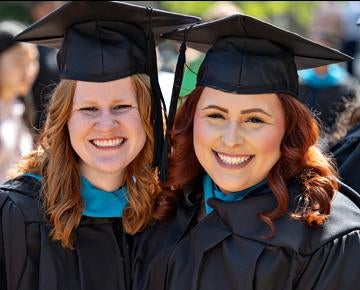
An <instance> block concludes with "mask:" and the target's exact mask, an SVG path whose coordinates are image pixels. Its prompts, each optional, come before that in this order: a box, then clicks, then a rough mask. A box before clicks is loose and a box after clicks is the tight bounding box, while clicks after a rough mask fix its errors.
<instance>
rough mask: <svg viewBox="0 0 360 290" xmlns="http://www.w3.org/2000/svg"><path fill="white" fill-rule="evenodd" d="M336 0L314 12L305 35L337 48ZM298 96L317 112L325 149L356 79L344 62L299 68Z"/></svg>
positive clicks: (332, 139)
mask: <svg viewBox="0 0 360 290" xmlns="http://www.w3.org/2000/svg"><path fill="white" fill-rule="evenodd" d="M336 5H337V4H336V3H332V2H330V1H327V2H324V4H322V5H321V6H319V7H318V8H317V9H316V10H315V12H314V15H316V17H315V18H314V22H313V23H312V25H311V29H310V31H309V35H308V37H309V38H310V39H311V40H313V41H316V42H318V43H320V44H322V45H325V46H329V47H331V48H334V49H340V48H341V43H342V41H343V36H344V25H345V24H344V22H343V18H342V15H341V13H340V10H339V9H337V7H336ZM299 81H300V88H299V98H300V100H301V101H303V102H304V103H305V104H307V105H308V106H309V107H310V108H311V110H312V111H313V112H314V113H315V114H316V115H317V117H318V120H319V121H320V123H321V125H322V129H323V138H322V145H323V148H324V149H328V147H329V146H332V145H334V143H336V141H337V139H336V137H335V135H334V132H335V131H336V130H337V126H338V124H337V117H338V115H339V114H340V113H342V112H343V111H344V110H345V109H346V103H347V102H349V101H351V100H352V99H354V98H355V94H356V92H355V91H356V80H355V79H354V78H353V77H352V76H351V75H350V74H349V73H348V72H347V70H346V67H345V65H344V64H337V63H335V64H330V65H324V66H320V67H316V68H313V69H308V70H302V71H299Z"/></svg>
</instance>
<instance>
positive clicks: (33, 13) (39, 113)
mask: <svg viewBox="0 0 360 290" xmlns="http://www.w3.org/2000/svg"><path fill="white" fill-rule="evenodd" d="M62 3H63V1H31V3H30V11H29V12H30V17H31V20H32V21H33V22H36V21H38V20H39V19H41V18H43V17H44V16H46V15H47V14H49V13H50V12H51V11H53V10H55V9H56V8H58V7H60V6H61V4H62ZM38 51H39V64H40V69H39V73H38V75H37V78H36V80H35V82H34V85H33V87H32V97H33V104H34V124H33V125H34V128H36V130H40V129H41V127H42V123H43V121H44V119H45V108H46V104H47V103H48V99H49V96H50V95H51V93H52V91H53V89H54V88H55V86H56V85H57V84H58V83H59V81H60V77H59V70H58V67H57V63H56V53H57V51H58V50H57V49H54V48H51V47H45V46H38Z"/></svg>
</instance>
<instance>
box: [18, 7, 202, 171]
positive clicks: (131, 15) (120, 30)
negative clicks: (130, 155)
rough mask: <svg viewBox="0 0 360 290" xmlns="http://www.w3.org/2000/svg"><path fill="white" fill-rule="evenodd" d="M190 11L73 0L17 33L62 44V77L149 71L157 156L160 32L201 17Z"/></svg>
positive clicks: (103, 77) (107, 77) (94, 78)
mask: <svg viewBox="0 0 360 290" xmlns="http://www.w3.org/2000/svg"><path fill="white" fill-rule="evenodd" d="M199 20H200V19H199V18H197V17H192V16H188V15H181V14H177V13H170V12H166V11H162V10H158V9H153V8H148V7H142V6H137V5H131V4H128V3H124V2H117V1H69V2H66V3H65V4H64V5H63V6H61V7H59V8H58V9H56V10H54V11H53V12H51V13H50V14H48V15H47V16H45V17H44V18H42V19H40V20H39V21H37V22H35V23H34V24H32V25H31V26H30V27H28V28H27V29H25V30H24V31H23V32H21V33H20V34H18V35H17V36H16V38H15V39H16V40H17V41H25V42H31V43H35V44H38V45H43V46H48V47H53V48H59V52H58V54H57V62H58V67H59V72H60V77H61V78H63V79H72V80H80V81H91V82H106V81H112V80H116V79H120V78H124V77H127V76H131V75H133V74H137V73H145V74H148V75H149V76H150V79H151V88H152V121H153V125H154V137H155V145H154V161H153V165H154V166H158V165H159V162H160V156H161V150H162V144H163V121H162V106H164V107H165V102H164V100H163V96H162V93H161V90H160V86H159V83H158V72H157V64H156V51H155V44H156V41H159V39H160V37H159V36H160V34H162V33H164V32H169V31H172V30H174V29H177V28H181V27H184V26H187V25H189V24H191V23H195V22H198V21H199Z"/></svg>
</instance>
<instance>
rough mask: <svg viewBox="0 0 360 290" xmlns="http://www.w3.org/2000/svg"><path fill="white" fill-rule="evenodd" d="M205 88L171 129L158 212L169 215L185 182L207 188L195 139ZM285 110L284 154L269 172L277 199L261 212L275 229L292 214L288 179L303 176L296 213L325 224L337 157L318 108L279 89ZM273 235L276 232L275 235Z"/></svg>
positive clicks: (160, 216) (309, 221)
mask: <svg viewBox="0 0 360 290" xmlns="http://www.w3.org/2000/svg"><path fill="white" fill-rule="evenodd" d="M202 91H203V88H202V87H198V88H196V89H195V90H194V91H193V92H192V93H191V94H190V95H189V96H188V97H187V99H186V101H185V102H184V103H183V104H182V105H181V107H180V108H179V111H178V113H177V115H176V120H175V126H174V129H173V131H172V134H171V143H172V146H173V149H172V154H171V157H170V160H169V171H168V180H167V181H166V182H164V183H163V184H162V189H163V192H162V194H161V195H160V196H159V200H158V202H157V207H156V209H155V217H156V218H157V219H165V218H166V217H168V216H169V215H170V213H171V211H172V210H173V209H174V204H175V200H177V199H180V198H181V195H182V189H183V188H184V186H195V187H196V186H197V187H196V188H197V189H198V192H199V194H200V193H201V188H202V184H201V182H200V183H199V180H200V181H201V180H202V175H203V174H204V169H203V168H202V166H201V165H200V163H199V161H198V160H197V158H196V155H195V150H194V144H193V122H194V115H195V110H196V106H197V103H198V101H199V99H200V96H201V93H202ZM278 97H279V99H280V102H281V104H282V106H283V109H284V112H285V122H286V130H285V135H284V137H283V140H282V143H281V148H280V150H281V157H280V159H279V160H278V162H277V163H276V164H275V165H274V166H273V168H272V169H271V171H270V172H269V175H268V178H267V179H268V183H269V186H270V188H271V190H272V192H273V194H274V196H275V198H276V200H277V206H276V208H275V209H274V210H273V211H272V212H268V213H258V217H259V218H260V219H261V220H262V221H264V222H265V223H266V224H267V225H268V226H269V227H270V229H271V232H272V235H273V234H275V227H274V224H273V220H275V219H276V218H279V217H281V216H283V215H284V214H286V213H287V211H288V207H289V193H288V190H287V186H286V182H287V181H288V180H290V179H292V178H297V179H298V180H300V183H301V186H302V191H303V194H302V201H301V203H300V206H299V207H298V208H297V209H296V210H295V212H293V213H291V216H292V217H293V218H294V219H303V220H305V221H306V223H307V224H308V225H311V226H319V225H321V224H323V223H324V222H325V220H326V219H327V217H328V215H329V213H330V207H331V206H330V204H331V200H332V198H333V195H334V192H335V191H336V190H337V189H338V184H337V181H336V177H337V173H336V169H335V167H334V165H333V164H332V163H331V161H330V160H329V159H328V158H327V157H326V156H325V155H324V154H323V153H322V152H321V151H320V150H319V149H318V148H317V146H316V141H317V139H318V136H319V128H318V125H317V122H316V120H315V119H314V117H313V115H312V113H311V112H310V111H309V110H308V109H307V108H306V107H305V106H304V105H303V104H301V103H300V102H299V101H297V100H296V99H295V98H294V97H291V96H288V95H285V94H278ZM270 237H271V236H270Z"/></svg>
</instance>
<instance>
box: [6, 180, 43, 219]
mask: <svg viewBox="0 0 360 290" xmlns="http://www.w3.org/2000/svg"><path fill="white" fill-rule="evenodd" d="M40 188H41V183H40V182H38V181H36V180H35V179H33V178H31V177H26V176H20V177H17V178H15V179H11V180H9V181H7V182H6V183H4V184H2V185H0V209H1V212H2V214H4V211H7V214H10V213H14V212H18V213H21V214H22V215H23V217H24V219H25V221H42V220H43V218H42V213H41V203H40V199H39V193H40Z"/></svg>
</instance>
